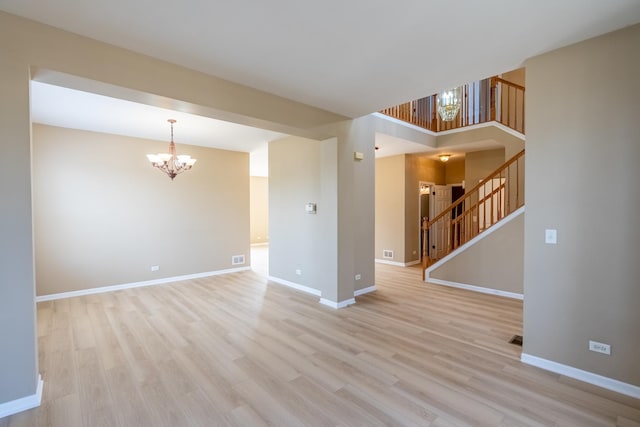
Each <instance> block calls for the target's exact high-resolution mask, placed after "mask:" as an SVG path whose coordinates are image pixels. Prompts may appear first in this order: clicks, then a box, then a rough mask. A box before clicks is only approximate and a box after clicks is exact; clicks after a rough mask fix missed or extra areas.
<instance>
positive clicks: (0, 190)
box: [0, 24, 38, 404]
mask: <svg viewBox="0 0 640 427" xmlns="http://www.w3.org/2000/svg"><path fill="white" fill-rule="evenodd" d="M2 29H3V26H2V24H0V32H2ZM7 37H8V36H7V35H5V34H0V40H1V41H0V43H2V41H6V39H7ZM0 57H1V58H2V60H0V93H2V96H0V146H1V147H2V155H1V156H0V200H2V207H1V209H0V343H2V351H0V378H1V379H2V380H0V404H2V403H4V402H10V401H13V400H15V399H18V398H22V397H25V396H29V395H32V394H34V393H35V392H36V387H37V381H38V350H37V346H36V312H35V311H36V310H35V304H34V297H35V283H34V271H33V234H32V211H31V153H30V145H29V144H30V133H31V124H30V117H29V77H30V76H29V70H28V67H26V66H25V65H24V64H22V63H20V61H16V60H15V56H14V53H13V52H11V51H7V50H6V49H2V50H0Z"/></svg>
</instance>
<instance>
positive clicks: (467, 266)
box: [430, 214, 524, 294]
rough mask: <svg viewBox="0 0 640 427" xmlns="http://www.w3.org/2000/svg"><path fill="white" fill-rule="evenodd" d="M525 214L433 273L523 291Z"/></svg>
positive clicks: (493, 232)
mask: <svg viewBox="0 0 640 427" xmlns="http://www.w3.org/2000/svg"><path fill="white" fill-rule="evenodd" d="M523 252H524V214H521V215H520V216H518V217H517V218H515V219H513V220H511V221H510V222H509V223H507V224H505V225H503V226H502V227H500V228H499V229H496V230H493V231H492V232H491V233H490V234H489V233H487V235H486V236H484V238H483V239H482V240H480V241H479V242H478V243H476V244H474V245H473V246H471V247H469V248H468V249H466V250H464V251H462V252H458V253H457V255H456V256H454V257H453V258H451V259H450V260H449V261H447V262H446V263H444V264H443V265H442V266H440V267H438V268H437V269H435V270H433V271H432V272H431V275H430V276H431V277H432V278H435V279H440V280H446V281H449V282H455V283H462V284H466V285H473V286H480V287H482V288H487V289H495V290H498V291H505V292H510V293H515V294H522V289H523V286H522V281H523V264H524V253H523Z"/></svg>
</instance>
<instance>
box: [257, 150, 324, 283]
mask: <svg viewBox="0 0 640 427" xmlns="http://www.w3.org/2000/svg"><path fill="white" fill-rule="evenodd" d="M320 144H321V143H320V142H319V141H315V140H310V139H305V138H299V137H289V138H284V139H281V140H278V141H272V142H270V143H269V232H270V233H271V238H270V241H269V275H271V276H273V277H277V278H280V279H284V280H287V281H289V282H294V283H297V284H300V285H303V286H308V287H310V288H314V289H317V290H319V291H322V290H323V288H322V285H321V283H320V280H319V278H318V276H319V274H320V271H319V268H318V267H319V265H318V264H319V262H320V260H319V256H320V252H319V247H318V242H319V240H320V238H321V237H320V227H321V225H320V223H321V220H322V218H323V217H324V216H326V215H328V214H329V212H327V211H326V208H325V206H323V204H322V203H321V201H320ZM307 203H316V204H317V213H316V214H315V215H313V214H308V213H306V212H305V204H307ZM296 270H300V272H301V274H300V275H297V274H296Z"/></svg>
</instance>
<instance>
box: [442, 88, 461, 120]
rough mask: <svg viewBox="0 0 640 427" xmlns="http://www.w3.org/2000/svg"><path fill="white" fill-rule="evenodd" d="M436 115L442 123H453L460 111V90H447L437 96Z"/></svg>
mask: <svg viewBox="0 0 640 427" xmlns="http://www.w3.org/2000/svg"><path fill="white" fill-rule="evenodd" d="M437 100H438V113H439V114H440V118H442V121H444V122H451V121H453V120H454V119H455V118H456V116H457V115H458V111H460V104H461V98H460V88H459V87H456V88H453V89H447V90H445V91H442V92H441V93H439V94H438V98H437Z"/></svg>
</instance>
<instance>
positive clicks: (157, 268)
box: [151, 265, 160, 271]
mask: <svg viewBox="0 0 640 427" xmlns="http://www.w3.org/2000/svg"><path fill="white" fill-rule="evenodd" d="M158 270H160V266H159V265H152V266H151V271H158Z"/></svg>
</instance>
